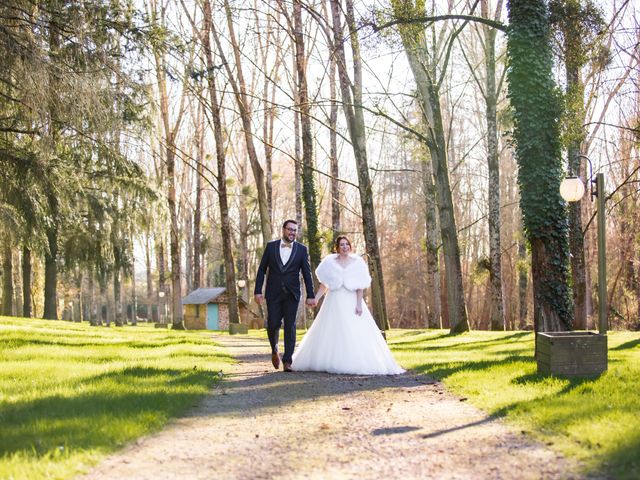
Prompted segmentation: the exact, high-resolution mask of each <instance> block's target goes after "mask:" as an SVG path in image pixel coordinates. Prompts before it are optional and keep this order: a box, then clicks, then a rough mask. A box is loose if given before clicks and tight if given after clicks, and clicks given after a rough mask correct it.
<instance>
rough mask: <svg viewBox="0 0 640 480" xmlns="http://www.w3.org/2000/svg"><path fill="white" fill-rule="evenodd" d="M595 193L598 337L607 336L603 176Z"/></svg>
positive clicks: (602, 175)
mask: <svg viewBox="0 0 640 480" xmlns="http://www.w3.org/2000/svg"><path fill="white" fill-rule="evenodd" d="M596 192H597V196H598V199H597V208H598V327H599V330H600V335H606V334H607V326H608V322H607V262H606V241H605V240H606V229H605V223H604V222H605V218H604V213H605V212H604V203H605V191H604V174H603V173H598V174H597V175H596Z"/></svg>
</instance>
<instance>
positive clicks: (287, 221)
mask: <svg viewBox="0 0 640 480" xmlns="http://www.w3.org/2000/svg"><path fill="white" fill-rule="evenodd" d="M290 223H293V224H295V225H298V222H296V221H295V220H285V221H284V223H283V224H282V228H287V225H289V224H290Z"/></svg>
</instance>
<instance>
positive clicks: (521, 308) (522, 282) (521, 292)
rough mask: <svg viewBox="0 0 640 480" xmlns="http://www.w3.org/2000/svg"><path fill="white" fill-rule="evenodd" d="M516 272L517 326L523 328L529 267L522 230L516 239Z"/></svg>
mask: <svg viewBox="0 0 640 480" xmlns="http://www.w3.org/2000/svg"><path fill="white" fill-rule="evenodd" d="M516 271H517V273H518V322H519V323H518V328H520V330H524V329H525V328H526V326H527V316H528V314H529V302H528V301H527V289H528V284H529V268H528V264H527V245H526V242H525V239H524V232H522V234H521V236H520V238H519V239H518V262H517V264H516Z"/></svg>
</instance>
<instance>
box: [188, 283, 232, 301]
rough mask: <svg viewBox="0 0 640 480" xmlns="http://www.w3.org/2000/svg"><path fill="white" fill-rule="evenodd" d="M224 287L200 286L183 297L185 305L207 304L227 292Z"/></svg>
mask: <svg viewBox="0 0 640 480" xmlns="http://www.w3.org/2000/svg"><path fill="white" fill-rule="evenodd" d="M226 291H227V289H226V288H224V287H216V288H198V289H197V290H194V291H193V292H191V293H190V294H189V295H187V296H186V297H184V298H183V299H182V304H183V305H205V304H207V303H211V302H213V301H214V300H215V299H216V298H218V297H219V296H220V295H222V294H223V293H224V292H226Z"/></svg>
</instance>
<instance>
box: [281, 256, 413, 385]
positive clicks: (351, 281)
mask: <svg viewBox="0 0 640 480" xmlns="http://www.w3.org/2000/svg"><path fill="white" fill-rule="evenodd" d="M337 256H338V255H337V254H333V255H329V256H328V257H326V258H325V259H324V260H323V261H322V263H321V264H320V265H319V266H318V268H317V269H316V275H317V276H318V279H319V280H320V281H321V282H322V283H323V284H324V285H325V286H326V287H328V291H327V294H326V295H325V299H324V302H323V303H322V306H321V307H320V311H319V312H318V314H317V316H316V318H315V320H314V322H313V324H312V325H311V328H309V331H308V332H307V333H306V334H305V336H304V338H303V339H302V341H301V342H300V345H299V346H298V348H297V349H296V351H295V352H294V354H293V363H292V369H293V370H294V371H317V372H329V373H343V374H356V375H397V374H400V373H404V370H403V369H402V368H401V367H400V366H398V364H397V363H396V362H395V360H394V358H393V356H392V355H391V351H390V350H389V347H388V346H387V343H386V341H385V339H384V338H383V337H382V334H381V333H380V330H379V329H378V326H377V325H376V322H375V321H374V319H373V317H372V316H371V313H370V312H369V309H368V308H367V305H366V304H365V302H364V300H363V301H362V315H356V290H357V289H365V288H367V287H368V286H369V285H370V284H371V276H370V275H369V271H368V269H367V264H366V263H365V261H364V260H363V259H362V258H361V257H360V256H358V255H350V257H351V263H350V264H349V265H348V266H347V267H345V268H343V267H342V266H340V264H339V263H338V262H337V261H336V258H337Z"/></svg>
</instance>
